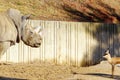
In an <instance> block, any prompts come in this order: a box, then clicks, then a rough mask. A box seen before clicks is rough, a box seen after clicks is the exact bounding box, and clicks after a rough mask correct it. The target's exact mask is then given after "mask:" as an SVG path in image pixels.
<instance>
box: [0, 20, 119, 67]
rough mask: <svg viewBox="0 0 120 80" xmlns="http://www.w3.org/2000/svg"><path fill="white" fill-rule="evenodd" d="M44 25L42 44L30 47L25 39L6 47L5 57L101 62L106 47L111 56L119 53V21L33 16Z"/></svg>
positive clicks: (35, 22)
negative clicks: (52, 19)
mask: <svg viewBox="0 0 120 80" xmlns="http://www.w3.org/2000/svg"><path fill="white" fill-rule="evenodd" d="M29 23H30V24H31V25H32V26H33V27H35V26H38V25H40V26H42V28H43V41H42V45H41V46H40V48H31V47H28V46H26V45H25V44H24V43H23V42H22V41H21V43H19V44H16V45H15V46H12V47H11V48H9V49H8V50H7V52H6V53H5V55H3V56H2V58H1V60H2V61H7V62H17V63H18V62H31V61H34V60H39V61H48V62H53V63H56V64H67V65H73V66H87V65H93V64H97V63H99V62H100V61H101V60H103V58H102V56H103V55H104V52H105V50H106V49H107V48H109V49H110V52H111V54H112V56H116V55H117V56H119V51H120V48H119V44H120V39H119V25H117V24H102V23H83V22H62V21H40V20H30V21H29Z"/></svg>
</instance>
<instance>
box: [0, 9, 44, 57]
mask: <svg viewBox="0 0 120 80" xmlns="http://www.w3.org/2000/svg"><path fill="white" fill-rule="evenodd" d="M29 16H30V15H22V14H21V13H20V11H19V10H16V9H9V10H7V11H6V12H3V13H1V14H0V57H1V56H2V55H3V53H4V52H5V51H6V50H7V49H8V48H9V47H10V46H12V45H15V43H19V42H20V40H22V41H23V42H24V43H25V44H26V45H28V46H31V47H39V46H40V45H41V42H42V38H41V35H40V34H39V33H40V30H38V31H37V32H36V31H35V30H34V29H33V27H32V26H31V25H30V24H29V23H28V20H27V19H28V18H29Z"/></svg>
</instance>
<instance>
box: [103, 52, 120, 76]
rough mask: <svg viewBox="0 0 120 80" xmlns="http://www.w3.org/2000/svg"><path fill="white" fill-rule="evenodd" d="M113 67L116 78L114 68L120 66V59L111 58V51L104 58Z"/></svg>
mask: <svg viewBox="0 0 120 80" xmlns="http://www.w3.org/2000/svg"><path fill="white" fill-rule="evenodd" d="M103 57H104V58H105V59H107V61H108V62H109V63H110V64H111V66H112V77H114V68H115V65H116V64H120V57H111V55H110V53H109V50H107V51H106V52H105V56H103Z"/></svg>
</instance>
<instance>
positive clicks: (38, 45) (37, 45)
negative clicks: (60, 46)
mask: <svg viewBox="0 0 120 80" xmlns="http://www.w3.org/2000/svg"><path fill="white" fill-rule="evenodd" d="M40 45H41V43H36V44H34V46H33V47H36V48H37V47H40Z"/></svg>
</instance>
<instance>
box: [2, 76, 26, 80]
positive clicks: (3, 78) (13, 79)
mask: <svg viewBox="0 0 120 80" xmlns="http://www.w3.org/2000/svg"><path fill="white" fill-rule="evenodd" d="M0 80H27V79H20V78H10V77H3V76H0Z"/></svg>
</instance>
